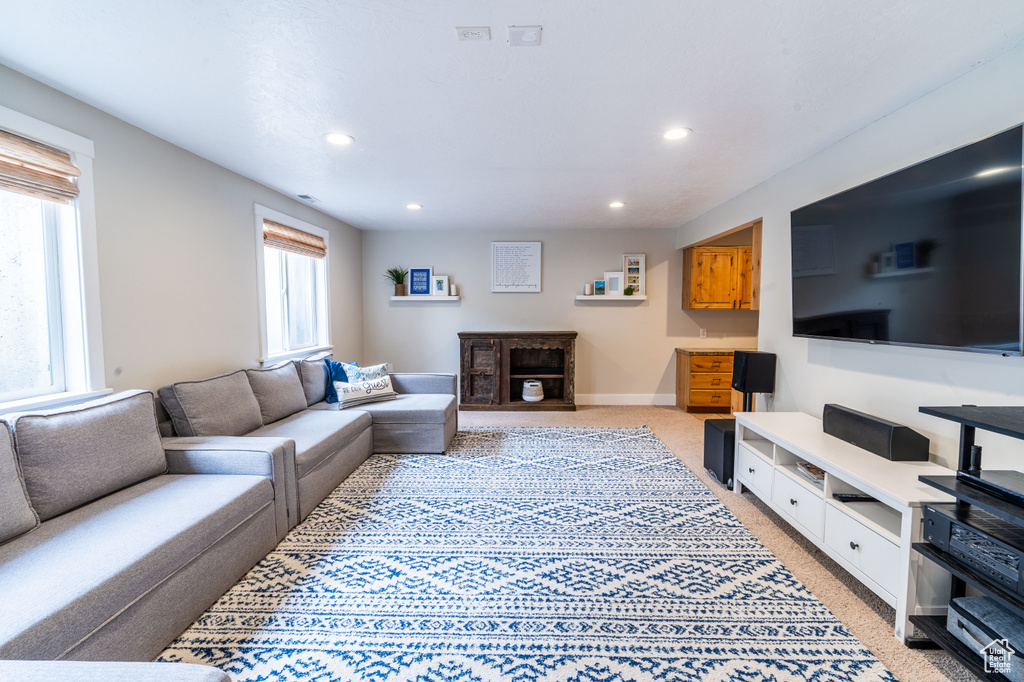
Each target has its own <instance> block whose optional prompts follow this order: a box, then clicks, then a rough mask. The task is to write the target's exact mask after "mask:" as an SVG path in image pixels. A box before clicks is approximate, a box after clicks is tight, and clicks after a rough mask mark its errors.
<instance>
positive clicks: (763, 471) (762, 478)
mask: <svg viewBox="0 0 1024 682" xmlns="http://www.w3.org/2000/svg"><path fill="white" fill-rule="evenodd" d="M734 475H735V476H736V478H738V479H739V480H741V481H743V483H744V484H745V485H746V486H747V487H748V488H750V489H751V490H753V491H754V494H755V495H757V496H758V497H760V498H761V499H762V500H767V499H769V497H770V496H771V494H772V465H771V463H769V462H768V461H767V460H765V459H764V458H762V457H761V456H760V455H758V454H756V453H755V452H753V451H752V450H750V449H749V448H747V447H746V446H745V445H743V444H742V443H741V444H740V446H739V447H738V448H736V471H735V472H734Z"/></svg>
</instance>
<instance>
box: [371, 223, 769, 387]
mask: <svg viewBox="0 0 1024 682" xmlns="http://www.w3.org/2000/svg"><path fill="white" fill-rule="evenodd" d="M674 239H675V234H674V231H672V230H630V229H616V230H587V229H580V230H571V229H570V230H557V231H555V230H547V231H537V230H525V231H522V232H509V231H495V230H479V231H476V230H473V231H440V232H433V231H432V232H413V231H394V232H393V231H376V232H365V233H364V235H363V253H364V259H363V268H364V272H363V295H364V307H365V310H366V317H365V320H364V327H365V339H364V346H365V348H366V360H367V361H368V362H391V363H393V364H394V366H395V369H396V370H398V371H432V372H457V371H458V366H459V347H458V336H457V334H458V332H460V331H506V330H507V331H530V330H540V331H543V330H576V331H578V332H579V337H578V339H577V351H576V355H577V364H576V397H577V402H579V403H581V404H587V403H596V404H647V405H649V404H652V403H658V404H673V403H674V402H675V352H674V350H675V348H676V347H677V346H688V347H708V348H710V347H733V346H739V347H750V348H752V347H754V345H755V344H756V335H757V312H756V311H755V312H751V311H732V310H709V311H683V310H682V309H681V308H682V306H681V300H682V298H681V297H682V252H681V251H678V250H677V249H676V248H675V244H674ZM492 241H539V242H541V243H542V247H541V248H542V258H541V260H542V272H541V283H542V291H541V293H539V294H509V293H491V271H490V253H491V242H492ZM625 253H644V254H646V256H647V281H646V286H647V296H648V300H647V301H646V302H644V303H641V304H626V303H618V304H608V303H605V304H602V303H598V302H578V301H576V300H575V297H576V296H577V295H579V294H582V293H583V285H584V283H586V282H587V281H593V280H595V279H602V278H603V276H604V273H605V272H606V271H608V272H614V271H618V270H621V269H622V255H623V254H625ZM392 266H401V267H406V268H408V267H412V266H429V267H433V268H434V273H435V274H437V275H448V276H449V278H450V281H451V282H453V283H456V284H458V285H459V287H460V289H461V292H460V293H461V294H462V296H463V300H462V301H461V302H457V303H420V302H411V303H409V302H392V301H390V300H389V298H390V296H391V295H392V293H393V288H392V286H391V285H390V284H389V283H388V282H387V281H386V280H385V279H384V277H383V274H384V271H385V270H386V269H387V268H389V267H392ZM700 327H705V328H706V329H708V338H706V339H699V338H698V335H699V328H700Z"/></svg>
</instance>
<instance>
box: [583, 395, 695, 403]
mask: <svg viewBox="0 0 1024 682" xmlns="http://www.w3.org/2000/svg"><path fill="white" fill-rule="evenodd" d="M576 404H577V405H675V404H676V394H675V393H577V394H576Z"/></svg>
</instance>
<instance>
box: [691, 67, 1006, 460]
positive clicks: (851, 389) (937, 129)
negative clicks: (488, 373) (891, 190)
mask: <svg viewBox="0 0 1024 682" xmlns="http://www.w3.org/2000/svg"><path fill="white" fill-rule="evenodd" d="M1021 82H1024V48H1018V49H1016V50H1014V51H1012V52H1009V53H1007V54H1005V55H1003V56H1002V57H1000V58H998V59H996V60H994V61H992V62H989V63H987V64H985V65H983V66H980V67H978V68H977V69H975V70H974V71H972V72H971V73H969V74H967V75H965V76H963V77H961V78H959V79H957V80H955V81H953V82H951V83H949V84H947V85H946V86H944V87H942V88H940V89H938V90H936V91H934V92H932V93H929V94H928V95H926V96H924V97H922V98H920V99H919V100H917V101H915V102H913V103H911V104H910V105H908V106H906V107H904V108H902V109H899V110H897V111H895V112H893V113H892V114H890V115H888V116H886V117H885V118H883V119H880V120H879V121H876V122H875V123H873V124H872V125H870V126H868V127H866V128H864V129H862V130H860V131H859V132H857V133H855V134H853V135H851V136H849V137H848V138H846V139H844V140H842V141H840V142H839V143H837V144H835V145H833V146H831V147H829V148H828V149H825V150H824V151H822V152H820V153H819V154H817V155H815V156H813V157H811V158H809V159H807V160H805V161H803V162H801V163H799V164H797V165H796V166H794V167H792V168H790V169H788V170H786V171H784V172H782V173H780V174H778V175H776V176H775V177H773V178H771V179H770V180H768V181H767V182H765V183H763V184H761V185H759V186H758V187H755V188H753V189H751V190H750V191H748V192H745V193H744V194H742V195H740V196H739V197H736V198H735V199H733V200H731V201H729V202H727V203H725V204H723V205H722V206H720V207H718V208H716V209H715V210H713V211H710V212H709V213H706V214H705V215H703V216H701V217H700V218H698V219H696V220H694V221H692V222H690V223H688V224H686V225H683V226H682V227H681V228H680V229H679V231H678V234H677V239H676V243H677V245H678V246H684V245H686V244H689V243H692V242H694V241H698V240H700V239H703V238H706V237H707V236H709V235H712V234H715V233H717V232H720V231H722V230H724V229H727V228H728V227H729V226H731V225H737V224H741V223H743V222H745V221H747V220H751V219H753V218H756V217H758V216H763V217H764V232H763V242H764V243H763V251H762V261H761V266H762V270H761V320H760V328H759V336H758V342H759V347H760V348H761V350H766V351H771V352H775V353H778V354H779V363H780V364H779V371H780V374H779V377H778V382H777V387H776V391H777V392H776V400H775V405H774V409H776V410H798V411H801V412H806V413H809V414H812V415H815V416H819V417H820V416H821V411H822V406H823V405H824V404H825V403H830V402H833V403H840V404H843V405H847V406H849V407H852V408H854V409H859V410H862V411H865V412H869V413H872V414H877V415H879V416H882V417H885V418H888V419H891V420H894V421H898V422H902V423H904V424H908V425H910V426H912V427H914V428H916V429H918V430H919V431H921V432H922V433H924V434H926V435H927V436H929V437H930V438H932V451H933V453H935V454H936V455H937V457H938V459H939V461H941V462H944V463H946V464H953V463H954V461H955V460H954V458H955V452H956V445H957V434H958V430H957V428H956V426H955V425H953V424H952V423H949V422H944V421H942V420H939V419H936V418H933V417H927V416H925V415H922V414H920V413H919V412H918V407H919V406H922V405H959V404H964V403H972V404H978V405H1024V359H1021V358H1019V357H1017V358H1003V357H997V356H989V355H980V354H975V353H965V352H955V351H942V350H923V349H915V348H903V347H879V346H868V345H865V344H858V343H850V342H838V341H821V340H807V339H799V338H794V337H793V336H792V328H791V319H792V299H791V283H790V281H791V280H790V267H791V265H790V237H789V235H790V211H792V210H793V209H796V208H799V207H801V206H805V205H807V204H809V203H811V202H814V201H817V200H819V199H822V198H824V197H827V196H830V195H832V194H835V193H837V192H840V191H843V190H846V189H849V188H851V187H854V186H856V185H859V184H861V183H863V182H866V181H868V180H871V179H873V178H877V177H880V176H882V175H885V174H887V173H890V172H892V171H895V170H898V169H900V168H903V167H905V166H908V165H911V164H913V163H917V162H918V161H922V160H924V159H927V158H930V157H932V156H935V155H937V154H941V153H943V152H946V151H949V150H950V149H954V148H956V147H959V146H961V145H964V144H967V143H970V142H974V141H976V140H978V139H981V138H984V137H988V136H989V135H992V134H994V133H997V132H999V131H1002V130H1005V129H1007V128H1009V127H1011V126H1014V125H1016V124H1018V123H1020V122H1021V121H1022V120H1024V88H1021V87H1020V83H1021ZM979 443H982V444H983V445H985V456H986V465H987V466H993V467H996V466H1003V467H1008V468H1014V469H1022V470H1024V442H1022V441H1019V440H1012V439H1007V438H1002V437H990V436H985V435H980V432H979Z"/></svg>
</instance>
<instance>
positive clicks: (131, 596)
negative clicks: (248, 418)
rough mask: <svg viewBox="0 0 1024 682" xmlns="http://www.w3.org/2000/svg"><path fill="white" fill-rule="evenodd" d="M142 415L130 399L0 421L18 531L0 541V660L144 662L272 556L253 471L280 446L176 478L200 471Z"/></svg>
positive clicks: (267, 517) (269, 517)
mask: <svg viewBox="0 0 1024 682" xmlns="http://www.w3.org/2000/svg"><path fill="white" fill-rule="evenodd" d="M154 408H155V404H154V400H153V396H152V394H150V393H148V392H143V391H135V392H126V393H120V394H116V395H114V396H110V397H108V398H105V399H103V400H99V401H94V402H91V403H85V404H82V405H77V406H74V407H72V408H66V409H63V410H51V411H45V412H39V413H33V414H24V415H16V416H8V417H7V418H5V419H4V420H0V494H2V495H3V500H2V502H0V504H2V509H3V511H4V514H5V516H6V514H7V512H8V511H9V510H12V511H16V512H19V513H16V514H14V515H13V516H12V518H17V519H20V520H21V523H20V524H19V525H18V527H16V528H14V529H13V531H12V529H11V528H10V527H7V526H8V525H9V524H4V525H3V526H2V530H0V532H2V533H3V534H2V535H0V543H2V544H0V604H3V607H2V608H3V618H0V659H70V660H120V661H148V660H152V659H153V658H154V657H155V656H156V655H157V654H159V652H160V651H162V650H163V649H164V648H165V647H166V646H167V645H168V644H169V643H170V642H171V641H172V640H173V639H174V638H175V637H176V636H177V635H179V634H180V633H181V632H182V631H184V630H185V629H186V628H187V627H188V625H189V624H190V623H191V622H192V621H193V620H195V619H196V618H197V617H198V616H200V615H201V614H202V613H203V612H204V611H205V610H206V609H207V608H208V607H209V606H210V605H211V604H212V603H213V602H214V601H215V600H216V599H217V598H218V597H219V596H220V595H221V594H223V593H224V592H225V591H227V589H229V588H230V587H231V585H233V584H234V583H235V582H236V581H237V580H238V579H239V578H240V577H241V576H242V575H244V574H245V572H246V571H248V570H249V569H250V568H251V567H252V566H254V565H255V564H256V563H257V562H258V561H259V560H260V559H262V558H263V557H264V556H265V555H266V554H267V553H269V552H270V551H271V550H272V549H273V548H274V547H275V546H276V544H277V541H278V539H279V527H278V525H279V521H278V519H279V518H281V516H282V515H281V512H280V508H281V506H282V505H283V503H284V500H283V499H280V500H279V499H278V497H277V495H276V492H277V491H276V490H275V486H274V482H273V481H272V480H271V478H270V477H269V476H267V475H261V473H253V472H264V471H266V470H270V471H274V470H281V469H283V467H284V463H283V448H284V446H283V445H281V444H279V447H278V448H277V450H276V451H275V452H262V453H255V454H253V453H252V452H235V453H233V454H231V453H229V452H228V451H224V450H220V451H215V452H213V453H212V454H209V455H208V456H209V457H210V458H212V459H213V460H216V461H217V468H218V469H219V473H215V474H199V473H189V470H195V469H202V468H204V467H207V468H208V467H209V466H210V464H209V462H208V461H204V454H203V452H202V451H201V450H200V449H199V448H198V447H194V448H193V449H192V451H191V452H188V451H172V452H167V451H165V450H164V448H163V446H162V444H161V441H160V438H159V433H158V429H157V423H156V418H155V413H154ZM12 433H13V439H12V438H11V434H12ZM5 443H6V445H5ZM256 449H257V448H256V447H255V443H254V446H253V447H252V448H250V450H256ZM231 457H235V458H237V460H238V466H237V469H235V470H233V469H232V466H231V465H230V463H229V461H228V460H229V459H230V458H231ZM12 472H13V473H14V475H15V476H16V477H17V479H16V480H15V481H14V482H15V483H16V484H17V485H12V484H11V483H12V481H11V478H10V475H11V473H12ZM282 497H283V494H282ZM26 504H27V505H28V509H29V511H30V512H31V514H32V517H31V527H29V528H25V527H24V525H25V524H24V521H25V520H26V518H28V517H25V515H24V514H23V513H20V512H23V511H24V509H25V505H26ZM0 669H2V668H0ZM172 679H173V678H172Z"/></svg>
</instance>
